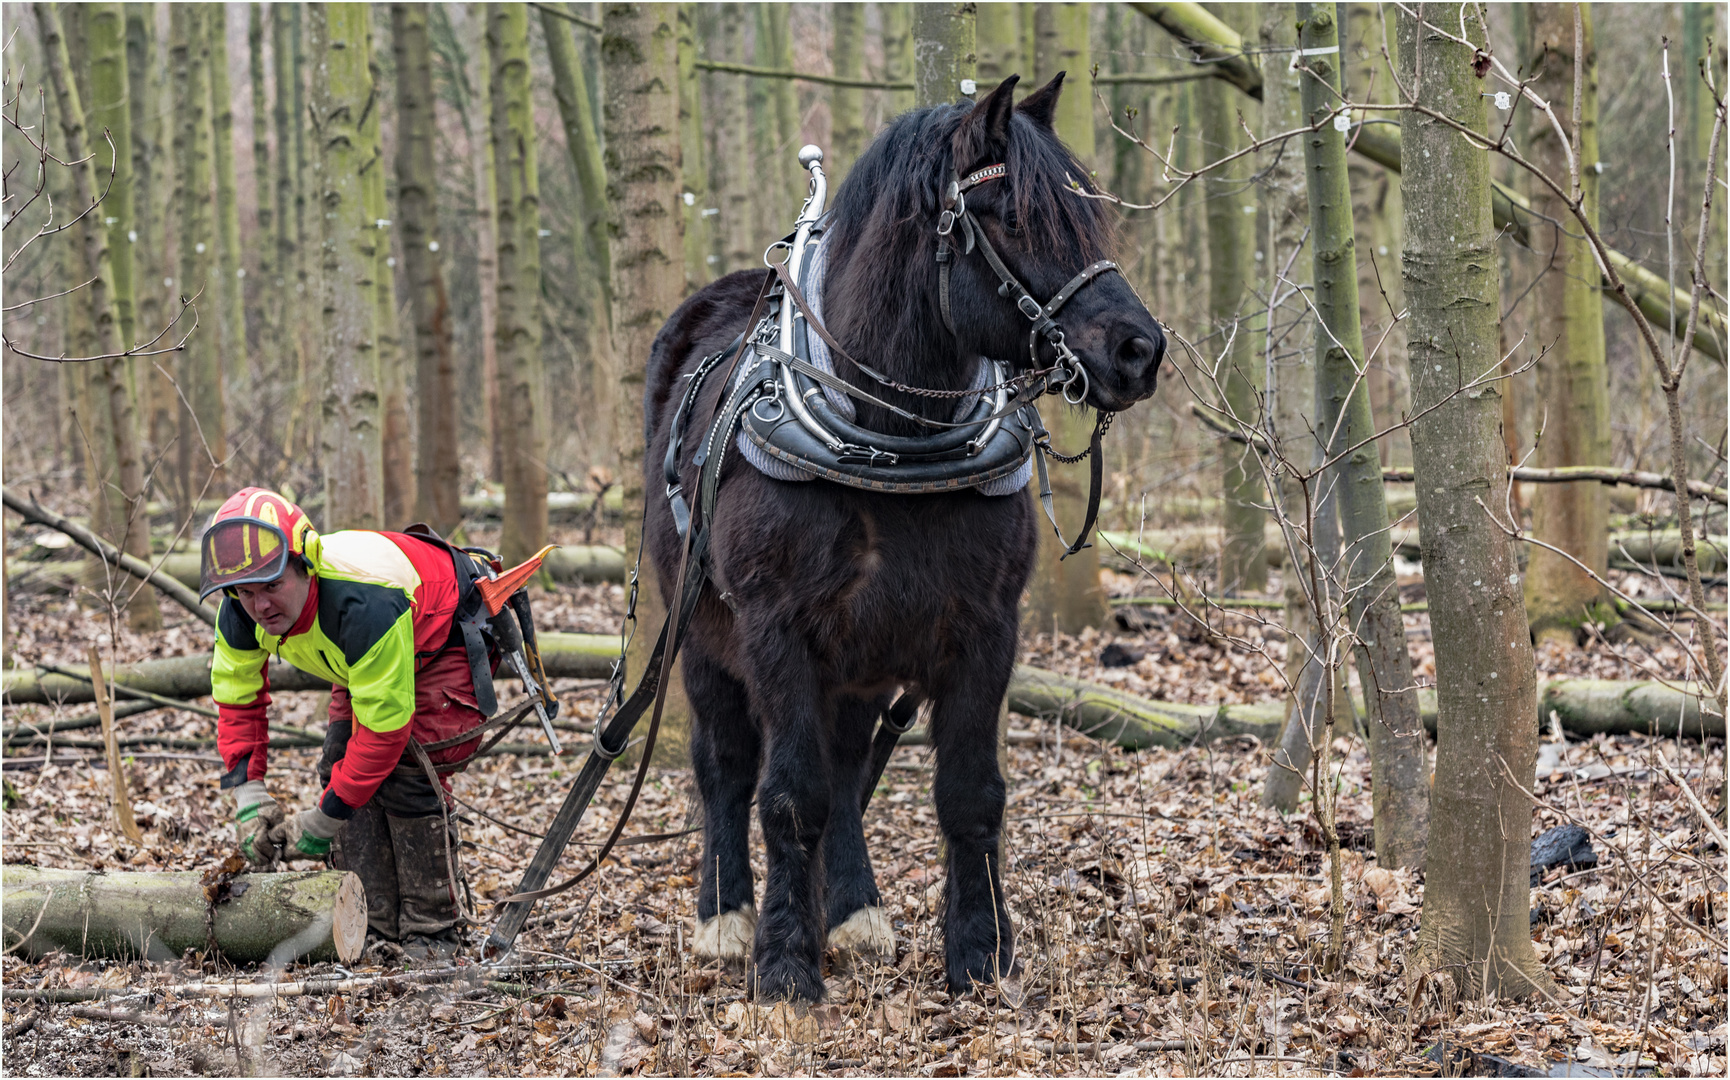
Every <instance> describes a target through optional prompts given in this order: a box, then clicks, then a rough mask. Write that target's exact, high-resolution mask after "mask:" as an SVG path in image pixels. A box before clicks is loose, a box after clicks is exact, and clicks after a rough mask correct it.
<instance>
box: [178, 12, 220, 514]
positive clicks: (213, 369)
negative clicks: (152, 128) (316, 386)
mask: <svg viewBox="0 0 1730 1080" xmlns="http://www.w3.org/2000/svg"><path fill="white" fill-rule="evenodd" d="M207 8H208V5H205V4H175V5H173V6H172V7H171V8H169V52H168V57H169V71H170V72H171V74H172V77H173V79H174V124H175V127H174V173H175V195H174V201H175V223H174V232H175V237H174V243H175V248H176V250H177V251H178V252H179V264H180V265H179V268H178V272H177V273H176V274H175V275H174V277H175V282H174V285H175V291H176V292H177V293H178V294H179V296H180V297H183V298H186V299H191V298H192V297H194V296H196V297H197V298H198V300H197V306H198V312H199V328H198V329H199V332H198V333H196V334H193V335H192V337H191V339H190V340H188V341H187V343H186V347H185V349H183V350H182V351H181V353H180V356H179V358H178V362H177V363H176V364H175V380H176V382H178V383H179V389H178V392H177V394H176V396H177V397H179V398H181V406H180V410H179V412H180V432H179V441H178V444H177V448H178V451H179V454H178V459H179V460H178V464H179V474H180V485H179V487H180V492H179V493H180V499H181V507H180V515H181V517H182V518H189V517H191V516H192V505H193V502H194V501H195V500H197V499H198V497H199V496H200V495H201V494H202V493H204V492H206V491H220V490H221V489H222V488H223V487H224V486H225V484H226V479H225V477H224V475H223V470H222V468H221V466H220V464H218V463H220V462H222V461H224V460H225V459H226V458H227V457H228V438H227V425H228V417H227V413H226V412H225V410H224V408H223V384H224V377H223V376H224V373H223V365H222V324H221V315H220V311H221V306H220V305H221V283H220V282H218V281H217V280H216V277H217V274H218V270H217V267H216V243H217V238H216V224H215V219H214V217H213V211H212V206H211V198H210V169H211V154H212V152H213V151H212V146H211V122H210V63H209V59H210V33H209V29H208V26H207V16H208V14H209V13H208V10H207ZM188 403H190V405H191V409H190V410H189V409H188V408H187V407H186V406H187V404H188Z"/></svg>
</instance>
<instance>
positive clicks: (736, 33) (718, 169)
mask: <svg viewBox="0 0 1730 1080" xmlns="http://www.w3.org/2000/svg"><path fill="white" fill-rule="evenodd" d="M745 19H746V11H745V5H743V4H722V5H721V11H720V19H719V22H720V33H719V35H718V36H719V39H720V40H719V43H718V44H719V46H720V47H719V50H718V51H719V52H720V54H721V59H723V60H730V61H732V62H734V63H741V64H742V63H745V62H747V61H749V60H750V56H749V54H748V52H747V51H746V48H745ZM705 78H708V79H710V80H713V83H714V87H715V98H714V101H715V102H716V105H717V108H716V110H715V113H716V115H715V155H714V158H713V166H714V172H713V174H712V176H711V180H712V181H713V182H714V188H715V206H716V207H717V208H718V209H719V210H720V211H721V213H720V214H719V215H718V217H719V218H720V222H719V224H720V238H719V247H720V254H721V267H720V269H721V272H722V273H723V274H731V273H733V272H734V271H737V270H746V269H749V268H751V267H752V266H754V265H757V263H756V258H757V254H760V253H761V250H762V246H763V245H762V244H760V243H759V242H758V240H757V230H756V227H755V224H754V219H753V216H752V202H753V199H752V191H753V189H754V188H755V186H756V185H755V184H754V183H753V182H752V169H751V150H752V138H753V136H752V131H753V129H754V127H755V124H754V123H753V121H752V120H751V118H750V116H749V114H748V107H749V103H750V102H751V100H752V96H751V87H750V86H749V85H748V83H749V82H750V81H751V80H747V79H742V78H740V77H738V76H737V75H727V74H722V73H712V74H708V75H706V76H705ZM764 235H765V236H767V235H768V233H767V232H765V233H764ZM753 248H755V249H756V253H753Z"/></svg>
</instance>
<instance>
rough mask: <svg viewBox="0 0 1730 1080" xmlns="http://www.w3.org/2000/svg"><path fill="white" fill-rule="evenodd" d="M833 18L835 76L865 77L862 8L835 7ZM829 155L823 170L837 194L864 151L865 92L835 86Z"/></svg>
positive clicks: (852, 5)
mask: <svg viewBox="0 0 1730 1080" xmlns="http://www.w3.org/2000/svg"><path fill="white" fill-rule="evenodd" d="M830 10H831V11H832V12H833V13H834V19H835V47H834V49H833V50H831V52H830V56H831V57H832V58H833V59H834V62H835V74H836V76H838V77H840V78H843V79H863V78H864V77H865V5H864V4H836V5H835V6H834V7H833V8H831V9H830ZM829 118H830V128H829V131H830V135H829V152H828V153H827V154H826V155H825V157H824V160H823V168H824V170H825V171H826V172H828V174H829V185H830V188H831V190H834V191H839V190H840V189H841V182H842V181H843V180H845V179H846V178H847V173H848V171H849V170H850V169H852V168H853V163H854V162H855V161H858V160H859V155H860V154H861V153H863V152H864V151H865V144H866V142H867V139H868V136H867V133H866V131H865V91H864V90H862V89H860V88H859V87H857V86H837V87H835V88H834V89H833V90H831V91H830V95H829Z"/></svg>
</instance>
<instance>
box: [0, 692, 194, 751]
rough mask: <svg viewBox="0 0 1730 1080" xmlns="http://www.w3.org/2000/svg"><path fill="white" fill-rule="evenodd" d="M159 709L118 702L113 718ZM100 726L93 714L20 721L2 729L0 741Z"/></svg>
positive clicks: (97, 718)
mask: <svg viewBox="0 0 1730 1080" xmlns="http://www.w3.org/2000/svg"><path fill="white" fill-rule="evenodd" d="M161 707H162V706H160V705H153V704H151V703H150V702H148V701H120V702H116V703H115V705H114V718H115V719H116V720H122V719H125V718H126V717H128V716H137V715H138V714H139V713H147V712H153V711H155V710H156V709H159V708H161ZM101 724H102V717H100V716H98V715H96V714H95V713H86V714H85V715H83V716H72V717H67V718H66V719H64V720H44V721H42V722H41V723H40V724H32V723H30V722H29V721H28V720H20V721H19V722H18V723H16V724H13V725H12V726H11V727H9V728H6V729H4V731H0V739H3V740H4V741H6V742H11V741H12V740H14V739H20V738H34V737H36V736H47V735H53V734H55V733H56V732H60V731H77V730H79V729H81V728H93V727H100V726H101Z"/></svg>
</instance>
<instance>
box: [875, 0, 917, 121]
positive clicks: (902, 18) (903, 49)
mask: <svg viewBox="0 0 1730 1080" xmlns="http://www.w3.org/2000/svg"><path fill="white" fill-rule="evenodd" d="M877 11H878V17H879V18H880V19H882V21H883V28H882V35H883V78H884V79H885V80H887V81H890V82H911V81H912V80H913V5H912V4H907V3H885V4H878V5H877ZM914 100H915V91H912V90H891V91H889V117H888V118H889V119H893V118H894V117H897V116H900V115H901V114H902V113H904V112H906V111H907V110H908V109H911V108H913V103H914Z"/></svg>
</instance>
